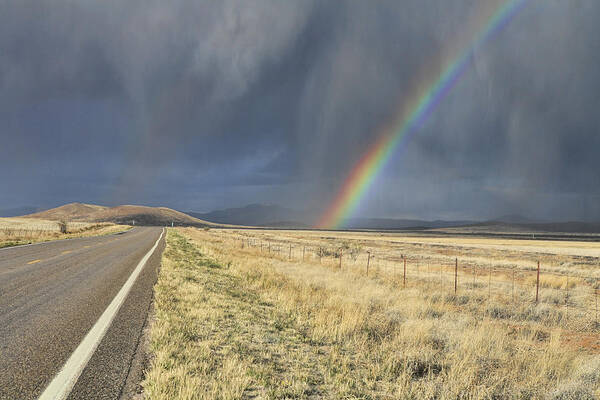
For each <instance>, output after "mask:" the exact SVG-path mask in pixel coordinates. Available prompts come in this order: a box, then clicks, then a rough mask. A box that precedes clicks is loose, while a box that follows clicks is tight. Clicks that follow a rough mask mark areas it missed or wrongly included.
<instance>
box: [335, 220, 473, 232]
mask: <svg viewBox="0 0 600 400" xmlns="http://www.w3.org/2000/svg"><path fill="white" fill-rule="evenodd" d="M473 223H474V222H473V221H441V220H436V221H424V220H419V219H393V218H351V219H349V220H348V221H347V222H346V223H345V224H344V227H345V228H347V229H385V230H399V229H434V228H449V227H456V226H464V225H469V224H473Z"/></svg>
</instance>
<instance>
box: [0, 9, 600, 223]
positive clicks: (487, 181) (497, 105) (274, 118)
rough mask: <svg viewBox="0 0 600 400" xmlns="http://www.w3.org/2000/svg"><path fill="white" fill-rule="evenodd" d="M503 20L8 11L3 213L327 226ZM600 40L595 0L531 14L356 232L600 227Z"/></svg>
mask: <svg viewBox="0 0 600 400" xmlns="http://www.w3.org/2000/svg"><path fill="white" fill-rule="evenodd" d="M500 3H501V2H499V0H481V1H472V0H454V1H452V2H449V1H446V0H403V1H398V0H382V1H377V2H364V1H322V0H320V1H319V0H302V1H281V0H253V1H242V0H220V1H197V0H193V1H192V0H173V1H168V2H166V1H158V0H144V1H141V0H130V1H126V2H123V1H115V0H105V1H84V2H73V1H71V0H46V1H44V0H42V1H40V0H35V1H34V0H20V1H12V0H0V208H4V209H7V208H13V207H20V206H37V207H53V206H57V205H60V204H64V203H68V202H74V201H79V202H87V203H95V204H104V205H117V204H145V205H155V206H157V205H161V206H167V207H171V208H175V209H179V210H183V211H199V212H202V211H210V210H214V209H222V208H226V207H238V206H243V205H246V204H250V203H265V204H278V205H282V206H286V207H290V208H294V209H299V210H304V211H306V213H307V215H310V216H315V217H316V216H318V215H319V214H320V213H321V212H323V211H324V210H325V209H326V208H327V205H328V204H329V202H331V201H332V200H333V198H334V196H335V192H336V190H337V189H338V188H339V187H340V186H341V185H342V183H343V181H344V178H345V177H346V175H347V174H348V173H349V171H350V169H351V168H352V166H353V165H354V164H355V163H356V162H357V161H358V160H359V158H360V157H361V155H362V154H363V153H364V152H365V151H366V150H367V149H368V147H369V145H370V144H372V143H373V142H374V141H375V140H376V138H377V134H378V129H380V127H381V126H385V124H386V123H389V121H390V120H391V119H393V117H394V115H395V112H396V110H397V109H398V108H399V107H402V106H403V104H404V103H403V102H406V101H407V93H408V92H409V90H410V88H411V85H414V84H415V81H416V80H417V79H419V76H421V75H422V74H420V73H421V72H422V71H424V70H431V69H433V70H435V69H436V68H438V67H439V66H436V65H435V63H439V62H440V61H439V60H440V54H445V53H447V52H448V51H449V49H452V48H453V47H455V43H457V42H459V41H460V40H461V38H462V39H464V35H465V34H466V33H465V32H467V31H468V30H467V28H466V27H468V26H469V24H471V23H472V21H473V19H474V18H475V16H476V15H478V13H480V12H481V9H483V7H485V6H492V7H493V6H494V5H497V4H500ZM599 26H600V2H598V1H597V0H569V1H563V0H530V1H528V2H527V4H526V6H525V8H524V9H523V10H522V11H520V13H519V14H518V15H517V16H516V17H515V18H514V19H513V20H512V21H511V22H510V24H509V25H508V26H507V27H506V28H505V29H504V30H503V31H502V32H500V34H499V35H497V36H496V37H494V38H493V40H491V41H489V42H488V43H486V44H485V46H483V47H482V48H480V49H478V50H477V52H476V54H475V57H474V58H473V60H472V62H471V65H470V66H469V68H468V70H467V72H466V73H465V74H464V76H463V77H462V78H461V81H460V82H459V83H458V84H457V86H456V87H455V88H454V89H453V90H452V92H451V93H450V94H449V96H448V97H446V98H445V99H444V101H443V102H442V103H441V104H440V105H439V106H438V107H437V109H436V110H435V112H433V113H432V115H431V116H430V117H429V118H428V119H427V121H426V122H425V124H424V125H423V127H422V128H421V129H420V130H419V131H418V132H417V133H416V134H414V136H412V137H411V139H410V141H409V142H408V143H407V144H406V146H405V147H404V148H403V150H402V152H401V154H399V155H398V156H397V157H393V159H392V161H391V162H390V163H389V164H388V165H387V166H386V168H385V170H384V171H382V173H381V175H380V176H379V177H378V179H377V181H376V182H375V183H374V184H373V185H372V186H371V188H370V189H369V191H368V193H367V195H366V196H365V198H364V199H363V201H362V202H361V204H360V206H359V207H358V209H357V211H356V215H355V216H356V217H385V218H422V219H429V220H433V219H467V218H468V219H487V218H494V217H498V216H501V215H507V214H518V215H523V216H526V217H529V218H533V219H540V220H583V221H600V135H599V133H600V112H599V110H600V94H599V91H598V88H600V68H599V67H598V66H599V65H600V32H599V31H600V28H599ZM307 218H308V217H307Z"/></svg>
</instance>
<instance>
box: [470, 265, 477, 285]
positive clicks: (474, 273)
mask: <svg viewBox="0 0 600 400" xmlns="http://www.w3.org/2000/svg"><path fill="white" fill-rule="evenodd" d="M476 276H477V274H476V271H475V263H473V286H472V287H471V290H473V291H474V290H475V277H476Z"/></svg>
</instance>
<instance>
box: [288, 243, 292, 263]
mask: <svg viewBox="0 0 600 400" xmlns="http://www.w3.org/2000/svg"><path fill="white" fill-rule="evenodd" d="M288 259H289V260H291V259H292V244H291V243H290V254H289V256H288Z"/></svg>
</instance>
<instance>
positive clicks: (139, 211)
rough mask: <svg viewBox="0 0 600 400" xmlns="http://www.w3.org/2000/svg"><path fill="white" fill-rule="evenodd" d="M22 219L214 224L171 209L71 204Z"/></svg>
mask: <svg viewBox="0 0 600 400" xmlns="http://www.w3.org/2000/svg"><path fill="white" fill-rule="evenodd" d="M25 217H26V218H40V219H49V220H67V221H85V222H113V223H117V224H132V223H133V222H134V221H135V224H136V225H159V226H162V225H170V224H171V223H174V224H175V225H190V226H212V225H214V224H211V223H209V222H206V221H202V220H200V219H197V218H194V217H191V216H189V215H187V214H184V213H182V212H180V211H175V210H172V209H170V208H166V207H147V206H135V205H122V206H116V207H104V206H98V205H94V204H84V203H70V204H65V205H63V206H60V207H56V208H52V209H50V210H46V211H41V212H37V213H34V214H29V215H26V216H25Z"/></svg>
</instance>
